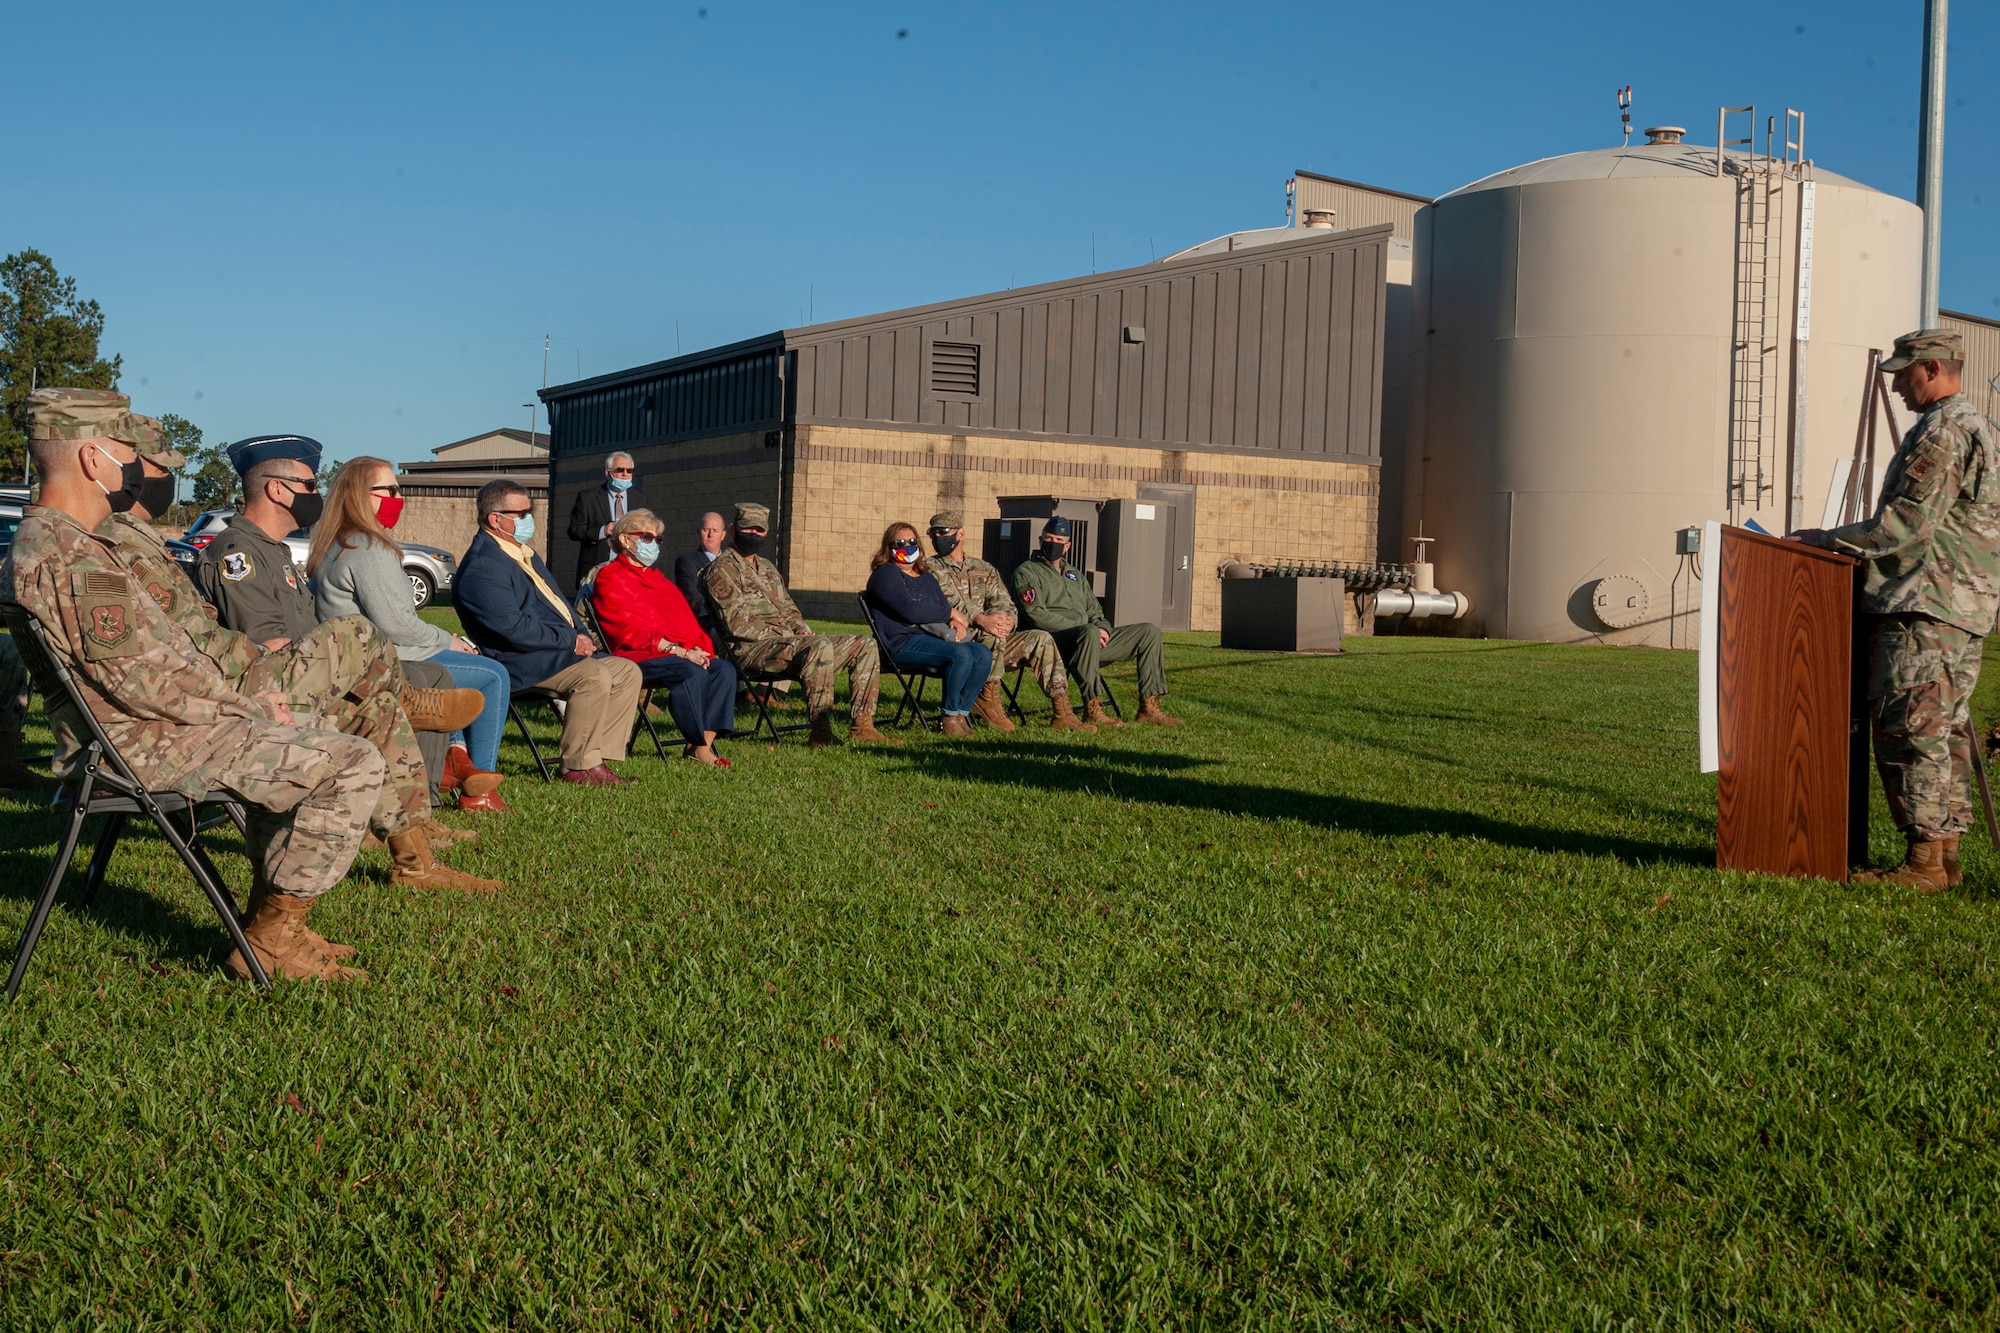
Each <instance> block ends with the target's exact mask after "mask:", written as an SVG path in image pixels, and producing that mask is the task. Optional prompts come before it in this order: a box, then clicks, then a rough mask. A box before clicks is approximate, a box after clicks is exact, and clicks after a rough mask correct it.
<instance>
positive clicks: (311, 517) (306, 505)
mask: <svg viewBox="0 0 2000 1333" xmlns="http://www.w3.org/2000/svg"><path fill="white" fill-rule="evenodd" d="M286 507H287V508H289V509H290V510H291V511H292V522H294V523H296V524H298V525H299V526H300V527H302V528H309V527H311V526H312V525H313V524H315V523H317V522H319V516H320V515H321V514H323V513H325V512H326V498H325V497H324V496H322V495H321V494H320V493H319V492H318V491H305V492H302V493H295V494H294V495H293V496H292V502H291V504H290V505H288V506H286Z"/></svg>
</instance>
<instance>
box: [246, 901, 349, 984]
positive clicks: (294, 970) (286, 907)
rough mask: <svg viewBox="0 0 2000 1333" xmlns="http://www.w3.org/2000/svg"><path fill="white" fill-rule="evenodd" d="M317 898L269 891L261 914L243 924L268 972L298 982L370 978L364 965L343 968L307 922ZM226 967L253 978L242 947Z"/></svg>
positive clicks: (252, 945) (252, 946) (249, 940)
mask: <svg viewBox="0 0 2000 1333" xmlns="http://www.w3.org/2000/svg"><path fill="white" fill-rule="evenodd" d="M315 901H316V900H315V899H312V898H299V897H295V896H293V895H292V894H289V893H267V894H266V895H265V896H264V898H263V900H262V901H261V902H259V903H258V904H257V914H256V916H255V917H253V918H252V919H251V920H250V921H248V922H246V923H245V924H244V927H243V938H244V940H245V942H247V943H248V944H249V945H250V948H251V950H252V951H253V952H254V953H255V954H256V955H257V961H258V962H259V963H261V964H263V966H264V975H266V976H268V977H271V978H273V979H276V978H278V977H290V978H292V979H293V980H296V981H366V980H368V974H367V973H366V972H363V971H362V970H361V969H360V968H355V967H342V966H341V965H340V964H339V963H337V962H335V961H334V958H333V956H332V954H331V952H330V950H331V949H332V948H333V947H334V946H332V945H330V944H328V943H327V941H326V940H324V939H322V938H320V936H319V935H318V933H317V932H315V931H314V930H313V929H312V928H311V927H309V926H307V925H306V914H307V913H308V912H310V911H312V907H313V903H314V902H315ZM223 966H225V967H227V968H228V969H229V970H230V972H232V973H234V974H235V975H236V976H237V977H238V978H240V979H242V980H244V981H248V980H249V979H250V964H249V963H247V962H245V961H244V959H243V954H242V951H241V950H237V949H231V950H230V951H229V957H228V958H227V959H225V960H224V962H223Z"/></svg>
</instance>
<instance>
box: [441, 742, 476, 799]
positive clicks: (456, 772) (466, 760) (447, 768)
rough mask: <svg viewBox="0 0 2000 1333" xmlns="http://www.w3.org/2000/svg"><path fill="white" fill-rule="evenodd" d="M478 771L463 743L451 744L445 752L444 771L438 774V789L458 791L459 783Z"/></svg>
mask: <svg viewBox="0 0 2000 1333" xmlns="http://www.w3.org/2000/svg"><path fill="white" fill-rule="evenodd" d="M477 771H478V770H477V769H475V768H473V766H472V756H471V755H469V754H467V753H466V752H465V747H464V746H463V745H453V746H450V747H448V748H447V749H446V750H445V752H444V772H443V773H441V774H439V775H438V790H439V791H457V790H458V784H459V783H461V782H463V781H465V780H466V779H467V778H469V777H471V776H472V775H473V774H474V773H475V772H477Z"/></svg>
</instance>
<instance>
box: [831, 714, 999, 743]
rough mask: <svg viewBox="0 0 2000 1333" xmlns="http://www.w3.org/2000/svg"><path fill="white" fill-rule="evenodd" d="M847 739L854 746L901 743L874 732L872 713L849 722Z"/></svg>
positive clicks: (891, 737)
mask: <svg viewBox="0 0 2000 1333" xmlns="http://www.w3.org/2000/svg"><path fill="white" fill-rule="evenodd" d="M963 720H964V719H963V718H961V719H960V721H963ZM966 730H967V731H970V730H972V728H971V727H970V726H968V727H966ZM847 739H849V740H850V741H853V742H854V743H855V744H856V745H901V744H902V743H903V742H902V741H900V740H898V739H897V738H896V737H894V736H884V735H883V734H882V733H881V732H879V731H877V730H875V715H874V714H873V713H863V714H862V715H861V716H860V717H857V718H855V719H854V720H853V721H852V722H849V723H848V724H847Z"/></svg>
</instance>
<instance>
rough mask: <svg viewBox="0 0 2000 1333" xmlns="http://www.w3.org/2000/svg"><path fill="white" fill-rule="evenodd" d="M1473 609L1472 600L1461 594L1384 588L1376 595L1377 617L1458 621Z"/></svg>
mask: <svg viewBox="0 0 2000 1333" xmlns="http://www.w3.org/2000/svg"><path fill="white" fill-rule="evenodd" d="M1471 609H1472V599H1471V598H1470V597H1467V596H1466V595H1465V594H1464V593H1462V592H1417V591H1415V590H1414V589H1410V588H1384V589H1383V590H1382V591H1381V592H1378V593H1376V594H1375V614H1376V615H1378V616H1408V617H1409V618H1410V619H1411V620H1424V619H1428V618H1429V617H1432V616H1444V617H1446V618H1448V619H1451V620H1459V619H1462V618H1464V616H1465V613H1466V612H1468V611H1470V610H1471Z"/></svg>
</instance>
